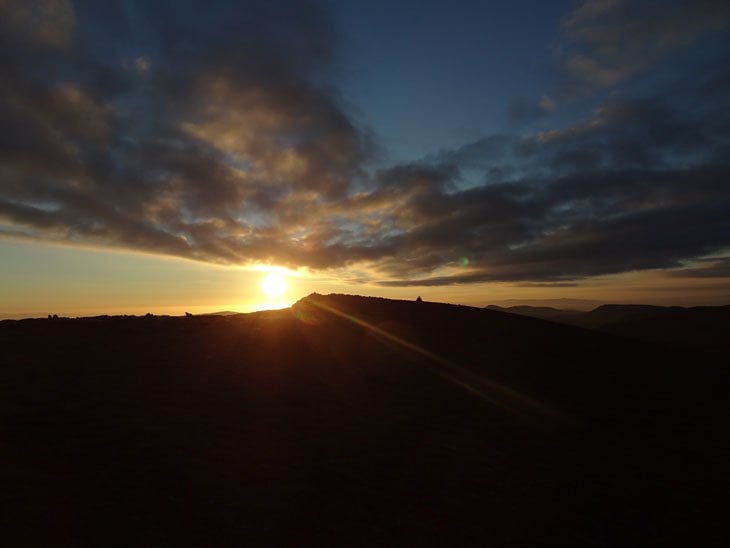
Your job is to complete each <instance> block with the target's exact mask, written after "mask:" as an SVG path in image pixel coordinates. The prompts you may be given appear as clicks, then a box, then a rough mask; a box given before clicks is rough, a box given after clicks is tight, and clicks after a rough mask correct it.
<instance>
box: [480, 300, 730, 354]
mask: <svg viewBox="0 0 730 548" xmlns="http://www.w3.org/2000/svg"><path fill="white" fill-rule="evenodd" d="M486 308H487V309H489V310H497V311H502V312H508V313H511V314H519V315H521V316H530V317H533V318H540V319H543V320H549V321H553V322H558V323H563V324H568V325H574V326H577V327H584V328H588V329H594V330H598V331H603V332H606V333H613V334H615V335H621V336H624V337H629V338H633V339H638V340H645V341H651V342H654V343H660V344H664V345H668V346H673V347H679V348H687V349H691V350H699V351H705V352H721V353H728V352H730V343H729V342H728V340H727V334H728V333H730V305H724V306H695V307H688V308H685V307H681V306H655V305H642V304H604V305H601V306H598V307H596V308H594V309H593V310H591V311H588V312H583V311H579V310H561V309H557V308H552V307H534V306H512V307H508V308H503V307H500V306H496V305H489V306H487V307H486Z"/></svg>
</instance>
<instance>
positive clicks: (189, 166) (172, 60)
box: [0, 1, 730, 286]
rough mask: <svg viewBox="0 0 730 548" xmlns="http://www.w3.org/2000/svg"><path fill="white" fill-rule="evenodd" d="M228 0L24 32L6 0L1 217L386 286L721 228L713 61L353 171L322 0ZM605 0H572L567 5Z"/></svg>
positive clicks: (595, 263) (660, 247)
mask: <svg viewBox="0 0 730 548" xmlns="http://www.w3.org/2000/svg"><path fill="white" fill-rule="evenodd" d="M234 4H236V3H232V4H231V3H227V2H206V3H205V8H206V9H195V8H196V6H192V7H191V8H190V11H187V9H188V8H185V7H184V6H183V7H181V6H178V4H177V3H173V2H169V3H165V2H154V3H148V2H128V3H127V4H125V5H124V9H123V7H122V6H121V5H117V6H112V7H107V8H104V7H103V6H102V5H101V4H100V3H88V4H84V5H83V6H84V9H83V10H77V12H74V11H69V12H68V13H70V14H72V15H73V18H70V16H66V17H60V16H59V17H57V16H56V15H53V16H51V15H43V14H46V12H45V11H43V9H42V8H43V6H46V3H44V2H38V3H36V4H34V5H35V6H38V7H39V11H37V12H33V13H40V14H42V15H41V16H42V17H45V18H46V19H44V20H47V21H49V23H48V25H50V26H48V25H46V26H47V27H48V28H54V29H56V30H54V31H51V30H44V31H43V32H42V33H41V34H40V35H34V34H33V33H30V34H29V33H28V32H27V31H28V28H27V22H26V20H27V17H26V16H25V15H23V13H25V12H23V10H24V9H25V7H24V6H29V5H31V4H28V3H22V4H21V3H15V2H13V3H9V2H5V3H2V4H0V5H2V6H3V9H5V10H6V11H7V10H8V9H10V10H16V11H11V12H8V13H10V15H11V16H8V17H7V18H5V19H4V20H3V23H2V24H3V25H4V30H7V31H8V32H7V33H5V34H4V36H5V37H6V38H5V39H6V40H7V41H8V42H9V45H11V46H12V47H10V48H8V50H7V51H8V54H7V56H6V57H4V58H3V59H2V60H0V91H2V94H1V95H0V128H2V133H0V234H4V235H6V236H13V237H22V238H31V239H38V240H46V241H64V242H75V243H79V244H96V245H105V246H115V247H121V248H131V249H136V250H142V251H147V252H152V253H159V254H167V255H175V256H180V257H186V258H190V259H194V260H199V261H207V262H214V263H223V264H250V263H272V264H277V265H281V266H307V267H310V268H312V269H331V270H336V271H338V272H340V273H342V274H343V276H348V275H350V274H349V273H351V272H357V277H358V279H367V280H370V281H376V282H379V283H381V284H383V285H397V286H403V285H444V284H455V283H472V282H482V281H509V282H515V283H521V284H528V285H529V284H533V285H534V284H538V285H540V284H551V285H556V284H557V285H560V286H563V285H566V284H570V283H573V282H574V281H575V280H579V279H581V278H585V277H591V276H600V275H604V274H611V273H617V272H625V271H631V270H639V269H647V268H676V267H681V266H682V265H684V264H685V263H686V262H687V261H688V260H692V259H695V258H697V257H703V256H707V255H708V254H711V253H715V252H717V251H718V250H721V249H724V248H727V247H728V246H730V224H729V223H730V221H728V219H730V216H729V215H728V214H727V212H728V211H730V187H729V186H728V184H727V181H728V180H730V165H729V164H728V162H727V158H728V155H727V154H726V152H727V150H729V149H730V139H729V138H728V136H729V135H730V130H729V128H730V114H728V109H727V108H726V106H727V99H726V97H727V93H726V91H727V90H728V89H730V87H729V84H728V82H730V78H728V74H729V73H728V72H727V70H726V69H724V68H721V69H718V70H715V71H707V72H704V73H703V74H702V75H700V76H696V75H694V74H693V75H692V78H691V79H690V80H689V83H688V84H687V85H683V86H681V90H679V91H677V92H672V90H668V91H666V90H664V91H662V92H661V93H655V94H648V93H647V94H646V95H642V96H639V95H634V96H628V95H615V96H612V97H610V98H609V99H608V100H606V101H605V102H604V103H603V104H602V105H601V106H600V107H598V108H597V109H596V110H595V111H594V112H593V113H592V114H591V115H590V116H588V117H587V118H586V119H584V120H582V121H577V122H574V123H571V124H568V125H566V126H564V127H555V128H553V129H550V130H546V131H543V132H541V133H537V134H534V135H519V134H510V133H502V134H494V135H487V136H484V137H483V138H481V139H478V140H475V141H474V142H471V143H467V144H465V145H464V146H461V147H458V148H456V149H452V150H441V151H439V152H437V153H434V154H432V155H429V156H428V157H426V158H424V159H422V160H421V161H418V162H412V163H408V164H401V165H392V166H390V167H387V168H385V169H381V170H379V171H369V170H367V169H366V168H365V166H366V165H367V160H368V158H369V154H370V151H371V150H372V147H373V144H372V143H371V142H370V140H369V138H368V137H367V135H368V133H367V132H366V131H364V130H362V129H361V128H359V127H358V126H357V125H356V124H355V123H354V122H353V120H352V118H351V117H350V116H349V115H348V113H347V111H346V109H345V108H344V107H343V106H342V101H341V100H340V98H339V97H338V94H337V92H336V88H334V87H333V84H332V81H331V80H330V73H331V71H332V68H333V66H334V64H335V63H336V57H337V33H336V32H335V31H334V30H333V29H332V24H331V21H330V19H329V16H328V14H327V12H326V11H324V10H322V9H321V8H320V7H318V5H316V4H308V3H303V2H291V3H284V4H277V5H275V6H274V5H271V4H270V3H268V2H250V3H248V4H247V6H246V9H245V10H241V9H236V8H238V7H240V6H236V5H234ZM64 5H65V4H63V3H60V4H58V6H61V8H62V7H63V6H64ZM69 6H70V5H69ZM621 6H622V4H619V3H618V2H607V1H604V2H592V3H586V4H584V6H583V8H582V9H583V11H580V10H578V11H577V12H575V14H574V16H573V19H572V20H571V21H573V22H570V23H566V24H567V25H568V26H569V27H570V28H571V29H573V31H574V32H578V31H577V30H576V29H579V28H583V27H582V26H581V25H583V26H585V25H586V24H594V22H595V21H597V20H598V19H599V18H603V17H607V16H609V15H611V14H613V13H614V10H618V9H619V8H621ZM201 7H202V4H201V5H199V6H197V8H201ZM61 8H58V9H59V10H61V12H62V13H66V12H64V11H63V9H61ZM173 8H174V9H173ZM112 9H113V10H116V11H113V13H112V12H110V11H109V10H112ZM17 13H19V14H20V15H13V14H17ZM53 13H56V12H53ZM71 22H73V24H72V23H71ZM51 23H53V24H51ZM595 24H597V23H595ZM41 26H42V25H41ZM211 28H214V29H215V32H211V31H210V30H209V29H211ZM693 28H695V27H693ZM606 32H607V31H606ZM49 33H50V34H49ZM54 33H55V34H54ZM49 36H51V37H53V38H49ZM60 36H63V37H65V38H64V39H60V38H59V37H60ZM100 36H101V37H103V40H102V39H101V38H100ZM632 47H633V46H632ZM678 94H679V95H678ZM680 95H681V97H680ZM688 104H691V105H696V107H694V108H688V107H687V106H686V105H688ZM556 106H557V105H556V102H555V100H554V99H552V98H551V97H549V96H543V97H542V98H541V99H540V100H539V102H538V103H537V104H536V105H533V107H531V108H533V109H535V110H534V111H533V114H534V113H535V112H538V111H539V113H541V114H540V115H541V116H544V115H545V114H547V113H549V112H552V111H553V110H555V108H556Z"/></svg>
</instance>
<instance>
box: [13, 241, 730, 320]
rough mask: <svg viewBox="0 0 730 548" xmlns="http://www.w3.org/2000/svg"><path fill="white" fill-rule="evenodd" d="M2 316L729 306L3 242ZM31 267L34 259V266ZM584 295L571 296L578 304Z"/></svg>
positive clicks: (692, 285) (712, 298)
mask: <svg viewBox="0 0 730 548" xmlns="http://www.w3.org/2000/svg"><path fill="white" fill-rule="evenodd" d="M0 255H2V256H3V257H4V258H6V260H4V261H3V262H2V266H0V278H2V279H3V284H2V285H1V286H0V315H2V317H16V316H17V315H29V316H39V315H40V316H45V315H46V314H59V315H64V316H84V315H97V314H135V315H139V314H145V313H148V312H150V313H153V314H170V315H182V314H184V313H185V312H191V313H193V314H200V313H208V312H217V311H224V310H230V311H235V312H251V311H256V310H265V309H273V308H282V307H286V306H289V305H291V304H293V303H294V302H296V301H297V300H299V299H301V298H302V297H305V296H306V295H308V294H310V293H313V292H317V293H322V294H327V293H347V294H359V295H366V296H379V297H386V298H393V299H409V300H410V299H415V298H416V297H417V296H419V295H420V296H422V297H423V298H424V299H425V300H428V301H439V302H449V303H456V304H466V305H473V306H484V305H486V304H492V303H494V304H500V303H502V304H508V303H504V301H507V300H511V299H519V300H534V301H540V300H544V299H585V300H587V301H589V302H588V303H583V307H586V308H590V307H592V306H593V305H594V304H595V303H596V302H598V303H608V302H612V303H644V304H659V305H683V306H693V305H724V304H730V284H728V281H727V280H726V279H723V278H713V279H693V278H676V277H672V276H670V275H668V274H667V273H666V272H663V271H656V270H654V271H643V272H634V273H626V274H621V275H614V276H603V277H600V278H588V279H585V280H582V281H581V282H579V283H577V284H576V285H574V286H567V287H561V286H552V287H551V286H546V285H532V286H530V285H524V284H522V285H520V284H513V283H512V284H511V283H476V284H462V285H447V286H434V287H418V286H414V287H385V286H379V285H377V284H373V283H356V282H353V281H348V280H346V279H344V278H339V277H338V275H337V274H338V273H334V272H332V273H321V272H320V273H316V272H309V271H305V270H301V271H288V270H285V269H278V268H276V267H271V266H263V265H261V266H254V267H232V266H219V265H211V264H206V263H201V262H195V261H190V260H186V259H178V258H171V257H163V256H156V255H151V254H143V253H138V252H131V251H111V250H106V249H94V248H84V247H72V246H60V245H49V244H42V243H30V242H19V241H12V240H0ZM28 265H32V267H31V268H29V267H28ZM272 270H274V271H276V272H280V273H282V275H284V276H285V278H286V281H287V283H288V288H287V290H286V292H285V293H284V294H282V295H281V296H279V297H277V298H272V297H271V296H269V295H266V294H265V292H264V291H263V290H262V288H261V283H262V280H263V279H264V278H265V277H266V276H267V275H268V274H269V273H270V272H271V271H272ZM579 306H581V303H566V307H579Z"/></svg>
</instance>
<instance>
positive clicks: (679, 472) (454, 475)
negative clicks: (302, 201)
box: [0, 295, 730, 547]
mask: <svg viewBox="0 0 730 548" xmlns="http://www.w3.org/2000/svg"><path fill="white" fill-rule="evenodd" d="M0 345H1V346H0V347H1V348H2V349H3V352H2V354H1V355H0V427H1V428H2V433H1V435H0V444H2V445H1V450H2V453H1V454H2V455H3V458H4V462H3V466H2V468H0V470H1V471H0V481H1V482H2V485H3V490H2V494H1V495H0V504H2V509H1V511H0V516H2V518H0V519H3V520H4V521H5V523H4V524H2V526H1V529H2V531H3V535H4V538H5V539H6V541H5V542H4V544H5V545H7V546H39V545H48V546H130V545H133V546H172V545H174V546H228V545H235V546H240V545H263V544H267V545H296V546H322V545H337V546H339V545H354V546H372V545H386V546H392V545H441V546H444V545H475V546H485V545H489V546H554V545H563V546H571V545H572V546H607V547H608V546H618V545H621V546H625V545H637V546H647V545H661V544H684V545H692V544H706V543H707V539H709V538H711V536H712V535H713V533H714V531H713V527H715V526H716V521H715V519H716V517H717V514H719V512H718V510H717V509H716V507H715V506H714V500H716V497H717V496H718V495H721V494H722V493H723V492H724V486H723V485H722V482H721V478H723V477H724V475H725V474H726V463H727V458H728V456H730V455H728V452H727V447H726V444H725V439H724V438H725V432H726V425H725V421H726V417H727V416H728V413H727V411H728V410H727V403H726V401H727V399H726V394H727V390H728V387H729V386H728V375H727V369H726V365H725V364H724V363H723V362H721V361H720V360H715V359H714V358H713V357H712V356H704V355H700V354H693V353H690V352H681V351H680V352H677V351H667V350H663V349H662V348H661V347H658V346H652V345H649V344H644V343H639V342H633V341H629V340H626V339H622V338H616V337H613V336H611V335H607V334H602V333H597V332H591V331H586V330H583V329H579V328H575V327H572V326H566V325H559V324H555V323H551V322H546V321H542V320H538V319H534V318H528V317H522V316H518V315H514V314H505V313H502V312H497V311H490V310H481V309H476V308H469V307H462V306H452V305H445V304H438V303H415V302H407V301H391V300H385V299H374V298H362V297H354V296H343V295H332V296H319V295H312V296H310V297H307V298H306V299H303V300H302V301H300V302H299V303H297V304H296V305H295V306H293V307H292V308H291V309H287V310H281V311H273V312H262V313H255V314H246V315H236V316H205V317H198V316H195V317H188V318H171V317H146V318H131V317H102V318H86V319H77V320H66V319H58V320H24V321H5V322H0Z"/></svg>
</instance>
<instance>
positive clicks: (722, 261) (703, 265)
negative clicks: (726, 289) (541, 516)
mask: <svg viewBox="0 0 730 548" xmlns="http://www.w3.org/2000/svg"><path fill="white" fill-rule="evenodd" d="M692 263H693V265H692V266H690V267H687V268H680V269H677V270H673V271H671V272H670V273H669V274H670V276H672V277H676V278H730V257H708V258H701V259H696V260H694V261H692Z"/></svg>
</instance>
